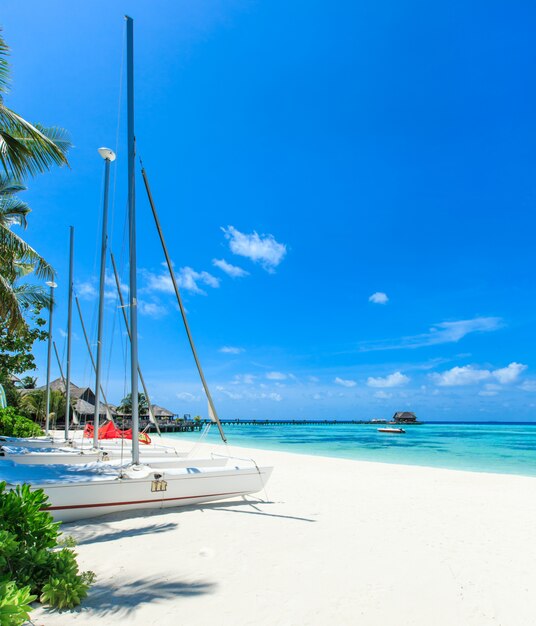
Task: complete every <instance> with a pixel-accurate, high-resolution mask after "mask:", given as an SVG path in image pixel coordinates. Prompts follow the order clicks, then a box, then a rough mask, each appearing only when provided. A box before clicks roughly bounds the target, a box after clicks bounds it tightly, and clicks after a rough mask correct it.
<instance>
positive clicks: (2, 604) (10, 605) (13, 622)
mask: <svg viewBox="0 0 536 626" xmlns="http://www.w3.org/2000/svg"><path fill="white" fill-rule="evenodd" d="M35 598H36V596H32V595H31V594H30V587H23V588H22V589H18V588H17V585H16V584H15V583H14V582H13V581H9V582H0V625H1V626H19V624H24V622H27V621H28V620H29V619H30V611H31V610H32V607H31V606H29V605H30V602H33V601H34V600H35Z"/></svg>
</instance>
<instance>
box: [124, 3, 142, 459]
mask: <svg viewBox="0 0 536 626" xmlns="http://www.w3.org/2000/svg"><path fill="white" fill-rule="evenodd" d="M125 17H126V20H127V133H128V234H129V249H130V294H129V296H130V332H131V334H132V338H131V342H130V391H131V399H132V463H133V464H134V465H139V462H140V442H139V437H138V436H139V430H140V426H139V419H138V290H137V281H136V196H135V193H136V190H135V172H136V170H135V159H136V148H135V139H134V22H133V20H132V18H131V17H128V15H127V16H125Z"/></svg>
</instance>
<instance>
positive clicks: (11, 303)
mask: <svg viewBox="0 0 536 626" xmlns="http://www.w3.org/2000/svg"><path fill="white" fill-rule="evenodd" d="M0 316H1V317H2V318H4V320H6V322H7V327H8V329H9V330H14V329H15V328H17V327H20V326H21V325H22V324H25V321H24V318H23V317H22V312H21V309H20V304H19V300H18V299H17V296H16V294H15V290H14V288H13V285H11V284H10V283H9V282H8V281H7V280H6V279H5V278H4V276H2V274H0Z"/></svg>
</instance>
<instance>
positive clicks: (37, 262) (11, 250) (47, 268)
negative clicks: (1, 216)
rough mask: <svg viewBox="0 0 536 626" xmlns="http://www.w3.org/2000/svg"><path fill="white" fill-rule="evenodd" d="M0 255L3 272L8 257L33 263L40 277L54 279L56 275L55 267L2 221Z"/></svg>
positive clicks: (0, 226)
mask: <svg viewBox="0 0 536 626" xmlns="http://www.w3.org/2000/svg"><path fill="white" fill-rule="evenodd" d="M0 257H3V258H2V273H3V272H4V269H5V267H4V263H5V260H6V258H8V259H9V258H11V259H12V261H14V260H17V261H18V262H20V263H31V264H32V265H33V266H34V267H35V274H36V276H37V277H38V278H42V279H45V280H52V279H53V278H54V276H55V274H56V273H55V271H54V268H53V267H52V266H51V265H49V263H47V261H45V259H43V257H42V256H40V255H39V254H38V253H37V252H36V251H35V250H34V249H33V248H32V247H31V246H30V245H29V244H28V243H26V242H25V241H24V239H22V238H21V237H19V236H18V235H17V234H16V233H14V232H13V231H11V230H9V228H6V227H5V226H3V225H2V224H1V223H0Z"/></svg>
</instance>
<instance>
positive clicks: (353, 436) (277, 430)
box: [166, 422, 536, 476]
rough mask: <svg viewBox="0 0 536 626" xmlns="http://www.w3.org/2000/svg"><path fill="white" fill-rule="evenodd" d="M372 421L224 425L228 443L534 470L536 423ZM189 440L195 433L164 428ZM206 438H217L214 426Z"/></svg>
mask: <svg viewBox="0 0 536 626" xmlns="http://www.w3.org/2000/svg"><path fill="white" fill-rule="evenodd" d="M377 429H378V426H377V425H372V424H370V425H369V424H345V423H344V422H339V423H338V424H337V425H293V426H283V425H267V426H260V425H257V426H246V425H237V426H227V427H226V428H225V432H226V434H227V437H228V439H229V443H230V444H231V445H236V446H250V447H256V448H264V449H267V450H284V451H287V452H295V453H299V454H300V453H301V454H315V455H320V456H331V457H339V458H344V459H359V460H362V461H378V462H381V463H401V464H406V465H424V466H428V467H445V468H450V469H459V470H471V471H477V472H495V473H501V474H522V475H525V476H536V424H521V423H509V424H506V423H501V424H497V423H493V424H482V423H479V424H474V423H459V422H457V423H440V422H435V423H424V424H421V425H418V426H407V427H405V429H406V433H405V434H402V435H388V434H383V433H379V432H378V430H377ZM166 436H167V437H172V438H174V439H175V438H180V439H186V440H189V441H190V440H191V441H192V444H193V441H194V440H196V439H198V438H199V433H173V434H171V433H168V434H167V435H166ZM207 440H208V441H218V440H219V435H218V432H217V429H216V427H214V426H213V427H212V428H211V430H210V432H209V434H208V437H207Z"/></svg>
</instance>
